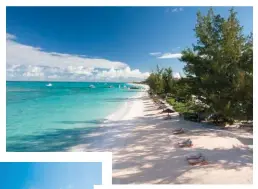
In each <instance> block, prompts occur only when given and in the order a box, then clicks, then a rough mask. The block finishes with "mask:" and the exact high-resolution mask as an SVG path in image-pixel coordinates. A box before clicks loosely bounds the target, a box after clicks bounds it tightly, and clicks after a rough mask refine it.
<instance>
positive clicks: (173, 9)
mask: <svg viewBox="0 0 258 189" xmlns="http://www.w3.org/2000/svg"><path fill="white" fill-rule="evenodd" d="M182 11H184V9H183V8H182V7H179V8H170V9H169V8H168V9H166V11H165V12H166V13H169V12H172V13H176V12H182Z"/></svg>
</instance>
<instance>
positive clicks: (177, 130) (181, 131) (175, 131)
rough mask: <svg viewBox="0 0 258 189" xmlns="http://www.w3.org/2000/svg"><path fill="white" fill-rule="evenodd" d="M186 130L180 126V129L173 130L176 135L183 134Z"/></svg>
mask: <svg viewBox="0 0 258 189" xmlns="http://www.w3.org/2000/svg"><path fill="white" fill-rule="evenodd" d="M184 132H185V131H184V129H183V128H180V129H175V130H173V132H172V133H173V134H174V135H177V134H182V133H184Z"/></svg>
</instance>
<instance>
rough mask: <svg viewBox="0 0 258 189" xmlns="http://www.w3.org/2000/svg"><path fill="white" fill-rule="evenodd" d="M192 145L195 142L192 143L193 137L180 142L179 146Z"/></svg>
mask: <svg viewBox="0 0 258 189" xmlns="http://www.w3.org/2000/svg"><path fill="white" fill-rule="evenodd" d="M192 145H193V143H192V141H191V139H187V140H184V141H182V142H179V143H178V146H179V147H180V148H184V147H191V146H192Z"/></svg>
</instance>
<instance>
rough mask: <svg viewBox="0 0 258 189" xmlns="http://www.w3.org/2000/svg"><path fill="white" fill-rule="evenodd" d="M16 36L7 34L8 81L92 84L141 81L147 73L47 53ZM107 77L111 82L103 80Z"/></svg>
mask: <svg viewBox="0 0 258 189" xmlns="http://www.w3.org/2000/svg"><path fill="white" fill-rule="evenodd" d="M15 39H16V36H14V35H12V34H8V33H7V34H6V40H7V41H6V45H7V48H6V55H7V70H6V72H7V79H8V80H52V79H54V80H95V79H98V78H99V79H103V80H109V79H113V80H114V81H117V80H118V79H119V78H120V77H121V78H123V79H124V80H125V81H126V80H130V79H132V78H134V79H135V80H142V79H145V77H146V76H147V75H148V72H146V73H142V72H140V71H139V70H138V69H136V70H131V69H130V67H129V66H128V65H127V64H126V63H123V62H119V61H110V60H107V59H102V58H89V57H87V56H84V55H73V54H64V53H57V52H46V51H44V50H43V49H41V48H38V47H32V46H29V45H24V44H20V43H18V42H17V41H15ZM105 77H110V78H105Z"/></svg>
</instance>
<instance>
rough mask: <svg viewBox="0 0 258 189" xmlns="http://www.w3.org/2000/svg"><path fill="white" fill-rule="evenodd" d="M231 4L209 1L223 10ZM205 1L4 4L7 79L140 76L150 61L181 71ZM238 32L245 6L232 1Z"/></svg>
mask: <svg viewBox="0 0 258 189" xmlns="http://www.w3.org/2000/svg"><path fill="white" fill-rule="evenodd" d="M230 8H231V7H215V8H214V9H215V12H216V13H220V14H221V15H223V16H227V15H228V10H229V9H230ZM208 9H209V7H8V8H7V79H10V80H11V79H14V80H15V79H17V80H23V79H25V80H33V79H35V80H142V79H144V78H146V77H147V76H148V73H149V72H151V70H153V69H154V68H155V67H156V65H157V64H158V65H160V66H162V67H168V66H171V67H172V68H173V70H174V72H180V73H182V68H183V66H184V64H183V63H182V62H180V61H179V60H178V58H179V57H180V52H181V50H182V49H184V48H186V47H190V46H191V44H192V43H194V42H195V36H194V32H193V28H194V25H195V23H196V12H197V11H198V10H200V11H201V12H203V13H206V12H207V10H208ZM235 9H236V11H237V12H238V18H239V20H240V23H241V25H243V26H244V33H245V34H248V33H250V32H251V31H252V29H253V25H252V22H253V17H252V15H253V10H252V8H251V7H236V8H235Z"/></svg>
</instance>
